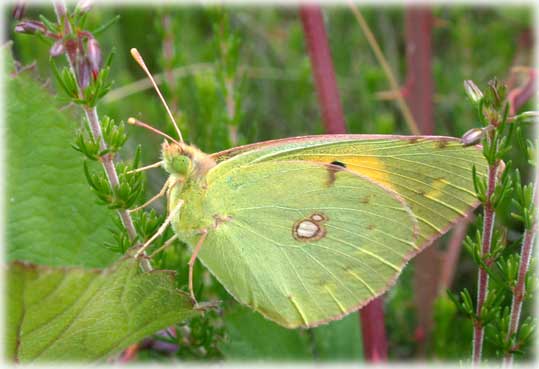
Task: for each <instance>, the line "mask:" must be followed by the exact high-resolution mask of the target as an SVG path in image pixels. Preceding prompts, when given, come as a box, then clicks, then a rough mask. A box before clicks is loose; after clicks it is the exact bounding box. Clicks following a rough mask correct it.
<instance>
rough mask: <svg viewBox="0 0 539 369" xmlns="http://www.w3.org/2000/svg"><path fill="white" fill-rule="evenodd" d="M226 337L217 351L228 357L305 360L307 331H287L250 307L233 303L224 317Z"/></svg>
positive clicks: (307, 350) (306, 355)
mask: <svg viewBox="0 0 539 369" xmlns="http://www.w3.org/2000/svg"><path fill="white" fill-rule="evenodd" d="M224 320H225V328H226V332H227V339H226V341H225V342H224V343H223V344H222V346H221V351H222V352H223V354H224V355H225V357H226V358H227V359H228V360H267V361H269V360H279V361H284V360H287V361H289V360H294V361H296V360H308V359H309V358H311V357H312V354H311V350H310V348H309V336H308V334H307V331H305V330H301V329H296V330H290V329H287V328H283V327H281V326H278V325H277V324H275V323H273V322H271V321H269V320H267V319H264V318H263V317H262V316H261V315H259V314H257V313H255V312H252V311H251V310H249V309H247V308H245V307H242V306H239V305H238V306H235V307H234V308H233V309H231V311H230V312H228V313H227V314H226V316H225V319H224Z"/></svg>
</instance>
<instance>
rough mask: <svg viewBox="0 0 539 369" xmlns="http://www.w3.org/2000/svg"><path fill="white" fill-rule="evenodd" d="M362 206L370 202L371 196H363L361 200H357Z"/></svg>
mask: <svg viewBox="0 0 539 369" xmlns="http://www.w3.org/2000/svg"><path fill="white" fill-rule="evenodd" d="M359 201H360V202H361V203H362V204H368V203H369V202H370V201H371V196H370V195H367V196H363V198H362V199H361V200H359Z"/></svg>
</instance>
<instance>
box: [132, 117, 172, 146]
mask: <svg viewBox="0 0 539 369" xmlns="http://www.w3.org/2000/svg"><path fill="white" fill-rule="evenodd" d="M127 123H129V124H132V125H134V126H138V127H142V128H146V129H147V130H149V131H152V132H153V133H157V134H158V135H159V136H163V137H165V138H166V139H169V140H170V141H172V142H174V143H175V144H177V145H179V144H180V143H179V142H178V141H177V140H175V139H174V138H172V137H170V136H169V135H167V134H166V133H165V132H161V131H160V130H158V129H157V128H154V127H152V126H150V125H149V124H147V123H144V122H142V121H140V120H138V119H136V118H133V117H131V118H129V119H128V120H127ZM180 138H181V136H180ZM182 142H183V141H182Z"/></svg>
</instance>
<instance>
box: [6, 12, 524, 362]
mask: <svg viewBox="0 0 539 369" xmlns="http://www.w3.org/2000/svg"><path fill="white" fill-rule="evenodd" d="M361 10H362V12H363V14H364V16H365V18H366V20H367V22H368V24H369V25H370V27H371V29H372V31H373V33H374V35H375V37H376V38H377V40H378V42H379V44H380V46H381V48H382V51H383V52H384V54H385V56H386V57H387V60H388V62H389V65H390V67H391V69H392V70H393V72H394V73H395V75H396V76H397V79H398V80H399V81H400V82H401V84H402V85H403V86H409V84H410V83H413V81H414V80H417V79H420V78H422V76H421V75H418V74H414V73H417V69H416V72H413V70H414V68H411V67H410V65H408V63H407V59H406V49H407V47H410V39H409V38H407V36H406V32H405V29H406V16H407V12H408V11H409V10H410V9H404V8H402V7H362V8H361ZM431 10H432V15H431V18H430V21H431V22H432V23H431V27H430V30H431V31H430V37H431V46H432V58H431V60H430V65H431V66H432V78H433V82H434V90H433V94H432V96H431V97H432V106H433V116H432V124H433V125H432V127H431V129H432V133H434V134H437V135H449V136H456V137H459V136H462V134H463V133H464V132H466V131H467V130H468V129H470V128H472V127H476V126H478V125H479V123H478V122H477V117H476V115H475V112H474V111H473V109H472V108H471V106H470V104H469V102H468V101H467V99H466V98H465V94H464V90H463V88H462V84H463V81H464V80H467V79H472V80H474V81H475V82H476V83H477V84H478V85H479V86H480V87H484V86H486V83H487V81H488V80H490V79H492V78H494V77H496V78H498V79H500V80H504V81H506V82H507V83H508V84H509V85H510V87H513V88H515V87H517V86H519V85H520V84H521V83H522V81H524V80H525V77H526V74H525V73H524V74H523V73H521V72H518V70H517V71H516V72H515V69H514V68H515V67H522V66H524V67H526V66H531V65H532V55H533V52H534V50H533V44H534V43H533V29H532V17H533V12H532V11H531V8H530V7H525V6H521V7H517V6H514V7H481V8H472V7H469V6H450V7H448V6H435V7H433V8H432V9H431ZM11 11H12V8H10V7H6V8H5V9H4V17H5V19H7V20H8V21H7V22H5V27H6V29H5V31H6V35H7V37H8V39H9V40H13V44H12V53H13V57H14V59H15V60H16V61H17V62H18V63H19V65H20V66H31V68H29V69H28V70H27V71H26V72H25V73H28V74H29V75H30V76H31V77H32V78H33V79H34V80H36V81H39V83H41V84H43V85H45V87H46V89H48V90H50V91H51V92H52V94H53V95H54V96H55V97H54V99H55V104H56V103H59V104H60V106H62V111H63V112H64V113H63V114H69V116H70V117H71V118H72V122H71V123H72V124H71V126H70V127H60V128H59V129H60V131H59V133H58V135H57V136H55V137H49V135H52V134H55V135H56V133H55V132H56V131H54V132H51V131H43V130H40V128H39V119H36V121H33V122H32V125H33V127H32V126H27V127H26V128H25V129H24V131H22V130H21V131H19V132H20V134H24V135H28V136H35V139H34V143H35V144H36V145H39V140H49V139H51V140H55V141H58V144H59V145H63V146H64V147H65V148H66V150H65V151H64V152H65V153H67V154H66V155H72V156H73V158H72V159H69V160H71V164H70V165H71V166H72V167H73V168H74V169H73V170H75V173H76V171H78V173H79V175H80V177H81V178H83V177H84V173H83V169H82V164H81V162H82V160H83V159H82V157H81V156H80V155H78V154H77V153H76V152H75V151H74V150H73V149H72V148H71V147H70V145H71V144H72V143H73V141H74V140H75V133H76V131H77V129H78V128H80V127H82V125H83V120H82V118H81V115H80V112H79V110H77V109H76V108H74V107H73V106H72V105H68V103H67V100H66V99H65V97H64V96H63V92H62V91H61V90H60V89H59V88H58V86H57V84H56V82H55V81H54V78H53V76H52V73H51V67H50V63H49V48H50V45H48V44H47V43H45V42H40V41H39V40H38V39H36V38H35V37H30V36H29V35H26V34H19V33H14V32H13V29H14V26H15V24H16V21H15V20H13V19H12V17H11ZM39 14H44V15H45V16H47V17H48V18H49V19H54V18H55V17H54V13H53V11H52V8H51V7H40V8H35V7H30V8H28V9H27V13H26V16H27V17H28V18H33V19H37V18H38V16H39ZM117 16H119V18H118V20H117V22H115V23H114V24H112V25H111V27H110V28H109V29H107V30H106V31H105V32H103V33H101V34H99V35H98V36H96V37H97V39H98V40H99V43H100V47H101V51H102V53H103V55H104V57H105V56H106V55H107V54H108V53H109V52H110V51H111V50H114V58H113V62H112V65H111V71H110V76H111V79H112V80H113V81H114V84H113V87H112V90H111V91H110V92H109V93H108V94H107V95H106V96H105V97H104V98H103V99H102V100H101V101H100V102H99V104H98V106H97V108H98V112H99V114H100V116H105V115H107V116H110V117H112V118H113V119H115V120H117V121H120V120H124V121H126V120H127V118H128V117H130V116H134V117H136V118H139V119H141V120H143V121H145V122H151V123H152V125H154V126H155V127H157V128H158V129H161V130H163V131H166V132H168V133H170V134H171V135H174V131H173V129H172V127H171V125H170V123H169V119H168V117H167V116H166V113H165V110H164V108H163V107H162V105H161V104H160V102H159V100H158V98H157V97H156V96H155V93H154V91H153V90H152V89H151V88H149V86H148V85H147V84H145V82H142V88H140V86H141V82H140V81H146V77H145V76H144V75H143V73H142V71H141V70H140V68H139V67H138V66H137V65H136V63H135V62H134V61H133V60H132V59H131V57H130V55H129V49H130V48H132V47H136V48H137V49H138V50H139V51H140V53H141V54H142V55H143V57H144V59H145V60H146V63H147V64H148V67H149V69H150V70H151V71H152V72H153V74H154V75H158V76H160V78H162V80H163V83H162V84H161V86H162V88H163V92H164V95H165V97H166V99H167V101H169V102H170V104H171V105H172V109H173V111H174V113H175V115H176V117H177V118H178V119H179V121H180V122H181V123H180V124H181V125H182V129H183V130H184V137H186V141H188V142H192V143H195V144H196V145H197V146H199V147H200V148H201V149H202V150H203V151H205V152H215V151H219V150H223V149H226V148H228V147H230V146H232V145H238V144H243V143H249V142H255V141H262V140H267V139H274V138H282V137H289V136H296V135H305V134H319V133H323V132H324V127H323V122H322V119H321V114H320V108H319V105H318V101H317V96H316V90H315V86H314V82H313V74H312V70H311V64H310V60H309V55H308V52H307V49H306V45H305V39H304V33H303V28H302V23H301V19H300V16H299V12H298V9H297V8H295V7H235V8H224V9H216V8H205V7H173V6H155V7H149V6H141V7H135V6H129V7H127V6H122V7H114V6H95V7H94V8H93V9H92V10H91V11H90V12H89V13H88V19H87V25H88V28H90V29H95V28H97V27H99V26H100V25H103V24H105V23H107V22H108V21H109V20H111V19H113V18H115V17H117ZM324 20H325V25H326V30H327V32H328V37H329V43H330V46H331V52H332V56H333V63H334V67H335V72H336V76H337V83H338V87H339V92H340V97H341V101H342V104H343V108H344V113H345V117H346V124H347V128H348V131H349V132H351V133H380V134H390V133H399V134H410V131H409V129H408V127H407V126H406V124H405V121H404V119H403V116H402V113H401V111H400V110H399V108H398V106H397V104H396V103H395V100H394V99H388V98H387V96H388V94H387V93H385V94H383V93H382V92H384V91H386V92H387V91H388V90H390V87H389V84H388V81H387V78H386V76H385V74H384V72H383V70H382V67H381V66H380V64H379V63H378V61H377V60H376V58H375V56H374V54H373V52H372V50H371V48H370V46H369V44H368V42H367V40H366V38H365V35H364V34H363V33H362V31H361V28H360V27H359V25H358V23H357V22H356V20H355V18H354V16H353V14H352V13H351V11H350V9H349V8H348V7H345V6H335V7H326V8H324ZM3 41H6V40H3ZM223 44H224V45H228V46H230V47H232V51H231V50H230V49H229V50H228V52H223V49H222V45H223ZM234 48H236V49H234ZM223 75H224V76H225V77H226V76H229V75H230V76H233V80H234V84H233V89H232V91H233V96H234V101H235V105H234V112H233V114H232V115H231V114H230V113H231V112H230V106H229V107H228V110H227V97H228V98H230V91H228V93H227V90H226V86H225V85H224V84H223ZM406 81H408V84H406ZM405 91H406V90H405ZM11 93H12V92H11V91H8V92H7V97H8V99H9V95H10V94H11ZM384 96H385V97H384ZM407 98H408V99H409V98H411V97H410V96H407ZM412 98H413V97H412ZM528 107H531V105H528ZM523 110H530V109H526V108H524V109H523ZM8 123H9V122H8ZM231 127H234V128H233V129H234V130H235V129H236V127H237V132H238V134H237V136H234V135H230V129H231ZM9 129H11V128H9ZM127 132H128V135H129V139H128V141H127V143H126V145H125V146H124V148H123V149H122V151H121V152H120V153H119V156H120V157H121V158H122V159H130V158H132V157H133V156H134V155H135V152H136V150H137V147H138V145H141V146H142V163H143V164H144V165H147V164H150V163H154V162H156V161H158V160H159V155H160V143H161V141H162V139H161V138H160V137H158V136H156V135H153V134H151V133H149V132H147V131H145V130H143V129H139V128H135V127H131V126H130V127H127ZM38 135H39V137H38ZM9 144H10V143H9V142H8V145H9ZM21 150H22V148H21ZM512 159H513V161H514V163H515V165H516V166H517V167H520V168H521V172H522V174H523V176H524V178H529V177H530V175H531V173H530V172H529V169H528V168H527V166H526V162H525V160H524V159H522V158H519V157H518V156H516V155H515V157H513V158H512ZM8 165H12V164H11V163H8ZM13 165H15V164H13ZM8 170H9V168H8ZM165 179H166V174H165V172H164V171H162V170H159V169H157V170H152V171H150V172H148V173H147V177H146V187H145V197H146V198H149V197H151V196H152V195H153V194H155V193H157V192H158V191H159V189H160V188H161V186H162V184H163V182H164V181H165ZM51 181H54V179H51ZM87 187H88V186H86V187H85V188H82V187H81V189H80V191H81V192H80V193H81V195H78V194H77V195H75V194H74V196H77V197H79V196H80V197H81V198H83V199H89V200H88V201H86V202H87V203H89V202H92V203H93V202H95V200H94V198H93V197H92V195H91V194H90V195H88V196H86V195H87V194H89V193H90V190H89V189H88V188H87ZM8 196H9V194H8ZM53 200H54V201H58V199H56V200H55V199H54V195H51V201H53ZM62 201H65V198H64V200H62ZM68 201H69V199H68ZM65 206H69V205H68V204H66V205H65ZM88 206H89V207H91V206H93V205H91V204H89V205H88ZM152 206H153V207H154V208H155V210H156V213H158V214H162V213H163V211H164V206H165V204H164V202H157V203H155V204H154V205H152ZM8 214H10V220H8V228H7V229H8V250H7V251H8V260H13V259H23V260H29V261H32V262H35V263H38V264H45V265H53V266H71V265H73V266H83V267H105V266H107V265H110V263H112V262H113V261H114V260H116V259H118V258H119V257H120V255H121V249H119V248H118V245H117V239H116V238H115V237H114V233H113V232H111V231H109V229H114V224H113V221H112V219H114V218H115V215H114V213H113V211H112V210H108V209H106V208H105V207H102V206H96V207H91V208H88V210H87V214H86V216H87V217H88V218H95V219H98V221H96V222H97V223H98V224H99V228H100V230H99V231H97V232H95V231H94V230H89V229H86V230H85V232H87V233H86V234H85V235H82V236H80V237H81V240H77V242H79V241H80V242H79V244H78V248H76V249H75V250H73V249H71V250H68V249H61V248H54V249H53V250H54V252H51V249H45V246H44V245H43V244H42V245H41V246H39V250H36V248H32V247H27V246H26V247H24V246H21V245H28V243H31V242H32V241H35V239H34V238H35V237H39V235H37V236H36V235H35V234H26V233H25V235H24V236H21V235H19V234H17V229H18V228H17V227H18V226H17V225H15V224H14V223H15V222H16V220H17V219H22V218H25V217H26V216H30V215H28V214H26V213H22V212H21V211H20V210H17V209H11V208H9V204H8ZM65 216H66V214H65V213H62V212H60V211H59V212H58V213H54V214H53V215H52V218H54V217H57V218H58V219H56V220H54V219H53V220H52V221H57V222H58V223H59V224H58V227H59V228H58V229H61V223H62V218H63V217H65ZM25 219H26V218H25ZM11 220H13V224H11V223H10V222H11ZM500 221H501V222H503V223H504V224H505V225H506V226H508V227H509V229H510V231H511V232H514V233H515V234H519V233H520V232H521V228H520V227H521V226H520V225H519V224H518V223H516V222H514V221H513V220H512V219H511V218H510V217H509V216H507V217H503V218H502V219H501V220H500ZM19 224H20V222H19ZM25 226H27V227H29V226H35V224H32V223H31V222H30V223H29V224H27V225H25ZM58 229H56V230H55V229H49V231H50V233H49V234H48V235H47V234H45V235H42V237H43V239H45V238H47V237H49V241H48V242H51V241H50V238H52V239H54V237H56V236H54V234H55V233H57V231H58ZM468 231H469V232H473V231H474V229H473V227H470V229H469V230H468ZM15 234H17V236H15ZM25 237H26V238H25ZM451 237H452V236H451V234H450V235H448V236H447V237H444V238H443V239H442V240H441V242H439V243H437V244H436V245H435V247H434V249H433V251H432V252H431V253H430V254H429V255H430V256H429V257H430V261H428V262H427V264H428V263H430V264H431V268H430V269H428V268H427V269H425V263H424V262H423V264H421V263H420V262H418V263H411V264H410V265H409V266H408V267H407V268H406V270H405V271H404V273H403V275H402V276H401V278H400V279H399V282H398V283H397V285H396V286H395V287H394V288H393V289H392V290H390V291H389V292H388V293H387V294H386V295H385V323H386V329H387V333H388V338H389V353H390V359H391V360H404V359H424V358H430V359H436V360H462V359H466V358H468V357H469V356H470V351H471V338H472V326H471V322H470V321H469V320H468V319H467V318H465V317H464V316H462V315H460V313H459V312H458V310H457V308H456V307H455V306H454V304H453V302H452V301H451V300H450V299H448V297H447V295H446V293H445V289H446V288H450V289H451V290H453V291H460V290H462V289H463V288H465V287H466V288H468V289H469V290H470V291H472V294H475V283H476V275H477V266H476V265H475V264H474V262H473V261H472V259H471V257H470V256H469V255H468V254H467V253H466V252H464V251H463V252H462V253H460V249H458V247H457V249H456V252H457V255H460V256H459V258H458V263H455V261H454V260H453V261H451V260H449V257H448V254H449V253H448V252H447V250H448V244H449V240H450V239H451ZM89 239H91V242H90V245H87V244H86V245H85V242H86V243H88V240H89ZM54 247H56V246H54ZM453 247H455V246H453ZM453 251H455V250H453ZM189 254H190V253H189V251H187V250H186V249H185V247H184V246H183V245H180V244H178V245H176V247H174V248H172V249H170V250H168V251H167V252H165V253H163V254H162V255H161V256H160V257H159V258H158V259H157V260H156V262H155V266H156V267H161V268H167V269H173V270H177V272H178V274H177V284H178V287H180V288H183V289H185V285H186V280H187V268H186V262H187V260H188V258H189ZM442 270H444V271H446V272H447V273H449V277H447V278H445V279H444V280H442V278H441V277H440V275H439V274H438V275H437V274H436V271H442ZM432 273H435V274H434V275H433V274H432ZM195 275H196V281H197V285H198V286H197V288H196V289H197V294H198V295H199V296H201V299H202V300H210V299H214V298H219V299H221V300H223V301H224V302H223V310H220V311H217V312H212V313H209V314H206V315H205V316H204V317H202V318H194V319H193V320H191V321H188V322H185V323H182V324H180V325H178V326H177V327H176V337H173V336H172V335H170V334H169V333H166V332H160V333H159V334H158V335H156V336H154V337H150V338H148V339H146V340H145V341H143V342H142V343H141V344H140V345H139V346H136V347H135V348H134V351H135V352H136V355H135V356H134V357H133V356H129V358H128V359H129V360H134V361H145V360H164V361H168V360H171V358H179V359H196V360H208V359H221V358H224V359H229V360H230V359H243V360H245V359H257V360H258V359H265V360H313V359H317V360H332V361H335V360H338V361H343V360H356V359H359V358H361V357H362V346H361V334H360V329H359V319H358V314H351V315H349V316H348V317H347V318H345V319H343V320H342V321H338V322H333V323H331V324H329V325H327V326H324V327H321V328H316V329H310V330H297V331H290V330H286V329H283V328H280V327H278V326H276V325H275V324H273V323H271V322H269V321H266V320H264V319H263V318H261V317H260V316H259V315H257V314H254V313H252V312H250V311H247V310H245V309H243V308H240V307H239V306H238V305H237V304H236V303H235V302H234V301H233V300H232V298H230V297H229V296H228V295H227V294H226V292H225V291H224V290H223V289H222V288H221V287H220V286H219V285H218V283H217V282H216V281H214V280H213V279H212V277H211V275H210V274H209V273H208V272H207V271H204V269H203V268H202V267H201V266H200V265H197V268H196V269H195ZM425 281H427V282H425ZM526 309H528V310H527V311H529V309H530V306H526ZM174 343H179V345H174ZM485 349H486V356H487V357H489V358H495V357H496V352H495V349H494V348H492V347H489V343H488V342H487V343H486V347H485ZM531 351H532V350H525V353H526V354H525V355H524V358H527V359H529V358H530V357H531V355H533V353H532V352H531Z"/></svg>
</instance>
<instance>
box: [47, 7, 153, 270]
mask: <svg viewBox="0 0 539 369" xmlns="http://www.w3.org/2000/svg"><path fill="white" fill-rule="evenodd" d="M53 5H54V10H55V13H56V18H57V20H58V23H60V24H61V23H62V22H64V21H65V24H64V32H65V33H67V34H72V33H73V29H72V28H71V24H70V23H69V21H67V20H66V19H65V17H66V16H67V11H66V7H65V4H64V2H63V1H54V2H53ZM65 55H66V59H67V62H68V64H69V68H70V69H71V73H73V75H76V74H75V68H74V65H75V60H72V59H71V58H72V56H70V53H68V52H66V53H65ZM78 82H79V81H78V80H77V89H78V93H79V96H80V97H82V91H81V87H80V85H79V83H78ZM82 109H83V111H84V114H85V115H86V119H87V120H88V123H89V125H90V130H91V132H92V136H93V138H94V140H96V141H98V142H99V147H100V150H102V151H103V150H106V149H107V143H106V142H105V140H104V138H103V133H102V132H101V125H100V123H99V116H98V114H97V108H96V107H89V106H83V107H82ZM101 164H102V165H103V169H104V170H105V173H106V175H107V179H108V180H109V183H110V186H111V188H113V189H114V188H116V187H118V186H119V184H120V180H119V178H118V173H117V172H116V167H115V166H114V161H113V159H112V155H111V154H106V155H103V156H102V157H101ZM118 216H119V217H120V219H121V221H122V224H123V225H124V227H125V229H126V230H127V234H128V236H129V239H130V240H131V241H134V240H136V238H137V232H136V229H135V225H134V223H133V219H131V216H130V215H129V213H128V212H127V210H125V209H119V210H118ZM145 255H146V254H144V256H145ZM144 256H143V257H142V258H141V263H140V266H141V268H142V270H144V271H145V272H149V271H151V270H152V269H153V268H152V266H151V264H150V261H149V260H148V259H146V258H145V257H144Z"/></svg>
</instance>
